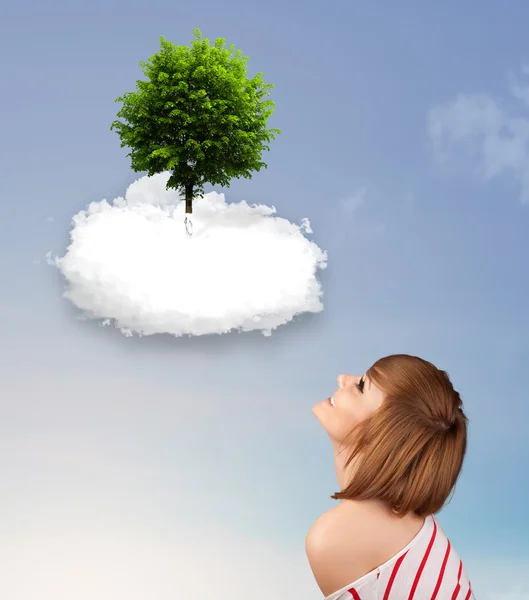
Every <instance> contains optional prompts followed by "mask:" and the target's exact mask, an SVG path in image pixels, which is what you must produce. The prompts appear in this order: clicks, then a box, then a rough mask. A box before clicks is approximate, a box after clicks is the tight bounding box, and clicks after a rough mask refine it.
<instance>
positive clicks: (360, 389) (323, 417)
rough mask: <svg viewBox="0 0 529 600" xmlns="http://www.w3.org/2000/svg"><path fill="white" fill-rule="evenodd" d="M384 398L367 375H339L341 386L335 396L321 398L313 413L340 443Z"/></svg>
mask: <svg viewBox="0 0 529 600" xmlns="http://www.w3.org/2000/svg"><path fill="white" fill-rule="evenodd" d="M383 400H384V394H383V392H382V391H381V390H380V389H379V388H378V387H377V386H376V385H375V384H374V383H373V382H372V381H371V380H370V379H369V377H367V376H366V375H364V376H362V377H358V376H355V375H346V374H344V375H338V389H337V390H336V391H335V392H334V395H333V396H332V399H331V398H327V399H326V400H324V401H323V402H318V404H316V405H315V406H314V407H313V408H312V414H313V415H314V416H315V417H316V418H317V419H318V421H319V422H320V423H321V425H322V427H323V428H324V429H325V431H326V432H327V434H328V435H329V437H330V438H331V441H332V442H333V443H336V444H341V443H342V442H343V441H344V439H345V438H346V437H347V435H349V434H350V432H351V430H352V429H353V428H354V427H355V426H356V425H358V423H361V422H362V421H364V420H365V419H366V418H367V417H369V416H371V415H372V414H373V413H374V412H375V411H376V410H377V408H378V407H379V406H380V405H381V404H382V402H383ZM349 441H350V440H349Z"/></svg>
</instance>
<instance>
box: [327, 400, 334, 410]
mask: <svg viewBox="0 0 529 600" xmlns="http://www.w3.org/2000/svg"><path fill="white" fill-rule="evenodd" d="M326 402H327V404H328V405H329V406H330V407H331V408H334V406H333V403H332V402H331V399H330V398H327V400H326Z"/></svg>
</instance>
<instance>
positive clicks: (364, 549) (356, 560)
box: [305, 501, 378, 596]
mask: <svg viewBox="0 0 529 600" xmlns="http://www.w3.org/2000/svg"><path fill="white" fill-rule="evenodd" d="M370 522H372V519H370V518H369V513H368V512H367V511H366V510H365V509H364V508H363V507H362V506H361V505H360V504H359V503H355V502H349V501H346V502H341V503H340V504H338V505H337V506H335V507H333V508H331V509H330V510H328V511H327V512H325V513H323V514H322V515H321V516H320V517H319V518H318V519H316V521H315V522H314V524H313V525H312V527H311V528H310V530H309V532H308V534H307V537H306V540H305V549H306V552H307V558H308V560H309V563H310V567H311V569H312V572H313V574H314V578H315V579H316V582H317V583H318V586H319V587H320V589H321V591H322V593H323V594H324V595H325V596H328V595H330V594H332V593H333V592H335V591H337V590H339V589H341V588H343V587H345V586H347V585H349V584H350V583H353V582H354V581H356V580H357V579H358V578H360V577H362V576H363V575H365V574H366V573H369V572H370V571H372V570H373V569H374V568H375V567H376V566H377V564H378V563H377V562H376V558H375V554H374V548H373V540H374V538H376V537H378V536H373V529H372V527H371V525H370Z"/></svg>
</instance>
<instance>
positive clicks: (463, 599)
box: [325, 515, 476, 600]
mask: <svg viewBox="0 0 529 600" xmlns="http://www.w3.org/2000/svg"><path fill="white" fill-rule="evenodd" d="M412 599H415V600H476V599H475V598H474V594H473V592H472V588H471V586H470V581H469V579H468V576H467V574H466V572H465V569H464V568H463V563H462V561H461V559H460V558H459V556H458V555H457V553H456V552H455V550H454V549H453V548H452V546H451V544H450V540H449V539H448V538H447V537H446V535H445V533H444V531H443V530H442V529H441V527H440V526H439V525H438V524H437V521H436V519H435V517H434V516H433V515H430V516H428V517H426V519H425V521H424V525H423V526H422V528H421V530H420V531H419V533H418V534H417V535H416V536H415V537H414V538H413V540H412V541H411V542H410V543H409V544H408V545H407V546H406V547H405V548H403V549H402V550H401V551H400V552H399V553H397V554H396V555H395V556H394V557H393V558H390V559H389V560H388V561H387V562H385V563H384V564H383V565H381V566H380V567H377V568H376V569H374V570H373V571H371V572H369V573H367V574H366V575H364V576H363V577H360V579H357V580H356V581H354V582H353V583H350V584H349V585H347V586H346V587H344V588H342V589H341V590H338V591H337V592H334V593H333V594H331V595H330V596H327V598H326V599H325V600H412Z"/></svg>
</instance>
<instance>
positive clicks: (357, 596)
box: [347, 588, 361, 600]
mask: <svg viewBox="0 0 529 600" xmlns="http://www.w3.org/2000/svg"><path fill="white" fill-rule="evenodd" d="M347 591H348V592H349V593H350V594H351V596H352V597H353V598H354V600H361V598H360V596H359V595H358V592H357V591H356V590H355V589H354V588H351V589H350V590H347Z"/></svg>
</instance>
